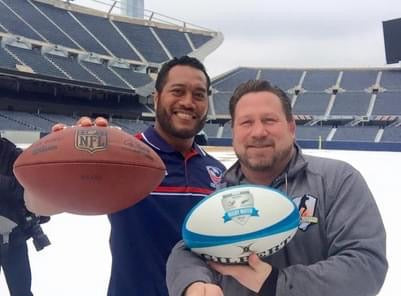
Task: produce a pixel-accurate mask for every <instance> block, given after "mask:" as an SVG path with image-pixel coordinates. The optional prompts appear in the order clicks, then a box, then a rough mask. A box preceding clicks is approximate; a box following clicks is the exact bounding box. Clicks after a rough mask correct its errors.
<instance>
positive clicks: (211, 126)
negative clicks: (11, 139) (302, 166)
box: [0, 110, 401, 143]
mask: <svg viewBox="0 0 401 296" xmlns="http://www.w3.org/2000/svg"><path fill="white" fill-rule="evenodd" d="M57 122H63V123H66V124H67V125H73V124H74V123H75V122H76V118H74V117H73V116H66V115H61V114H48V113H40V114H33V113H28V112H15V111H5V110H0V130H31V131H32V130H36V131H41V132H48V131H50V129H51V126H52V125H53V124H55V123H57ZM111 124H112V125H116V126H119V127H121V128H122V129H123V130H125V131H127V132H129V133H132V134H135V133H137V132H140V131H142V130H144V129H145V128H146V127H147V126H149V124H152V122H144V121H141V120H131V119H123V118H112V119H111ZM230 124H231V123H230V122H226V123H225V124H224V125H220V124H215V123H207V124H206V126H205V128H204V132H205V133H206V135H207V136H208V137H210V138H231V137H232V134H231V126H230ZM296 135H297V139H298V140H319V139H320V140H322V141H349V140H352V141H355V142H381V143H384V142H396V143H401V126H388V127H385V128H383V127H379V126H354V127H351V126H338V127H331V126H302V125H298V126H297V130H296Z"/></svg>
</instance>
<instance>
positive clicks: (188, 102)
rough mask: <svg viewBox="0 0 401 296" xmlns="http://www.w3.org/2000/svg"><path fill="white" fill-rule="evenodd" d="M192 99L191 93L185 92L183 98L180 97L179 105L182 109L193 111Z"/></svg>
mask: <svg viewBox="0 0 401 296" xmlns="http://www.w3.org/2000/svg"><path fill="white" fill-rule="evenodd" d="M194 100H195V99H194V98H193V95H192V93H191V92H186V93H185V95H184V96H182V97H181V99H180V101H179V103H180V105H181V106H182V107H184V108H188V109H193V108H195V103H194Z"/></svg>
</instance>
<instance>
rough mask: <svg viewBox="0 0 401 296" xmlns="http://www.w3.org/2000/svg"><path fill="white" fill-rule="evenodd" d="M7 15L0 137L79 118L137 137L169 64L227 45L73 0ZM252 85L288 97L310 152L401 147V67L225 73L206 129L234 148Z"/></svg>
mask: <svg viewBox="0 0 401 296" xmlns="http://www.w3.org/2000/svg"><path fill="white" fill-rule="evenodd" d="M0 11H1V13H0V41H1V46H0V90H1V93H0V132H1V133H4V132H7V133H8V134H9V133H10V132H11V134H13V133H17V132H18V131H21V132H24V133H26V132H31V133H40V134H41V135H42V134H44V133H46V132H48V131H49V129H50V127H51V126H52V125H53V124H54V123H55V122H65V123H67V124H70V125H72V124H74V123H75V121H76V119H77V118H79V116H81V115H90V116H93V117H96V116H105V117H107V118H108V119H109V120H110V121H111V122H112V124H114V125H117V126H119V127H121V128H122V129H124V130H125V131H127V132H130V133H136V132H139V131H140V130H143V129H144V128H146V126H148V125H149V124H152V122H153V120H154V110H153V102H152V99H151V95H152V91H153V87H154V79H155V76H156V74H157V72H158V69H159V68H160V66H161V63H163V62H164V61H166V60H168V59H170V58H171V57H174V56H177V57H178V56H182V55H186V54H190V55H191V54H192V55H195V56H197V57H200V58H201V59H203V58H205V57H206V56H207V55H208V54H209V53H210V52H212V51H213V50H214V49H216V48H217V47H218V46H219V44H220V43H221V42H222V40H223V38H222V34H221V33H219V32H214V31H212V30H209V29H204V28H201V27H195V28H191V26H189V23H186V22H178V23H177V22H175V20H176V19H170V20H168V21H166V22H164V21H162V20H161V19H160V18H158V17H156V14H155V13H153V12H152V13H151V16H150V17H144V19H139V18H130V17H127V16H122V15H118V14H113V13H112V9H107V10H103V11H102V10H95V9H92V8H88V7H82V6H79V5H75V4H74V3H73V1H59V0H0ZM249 79H267V80H269V81H271V82H272V83H273V84H276V85H278V86H279V87H280V88H282V89H284V90H285V91H286V92H287V94H288V95H289V97H290V98H291V100H292V105H293V110H294V114H295V120H296V123H297V132H296V137H297V139H298V141H300V143H301V145H305V147H313V148H316V147H317V146H319V147H328V148H341V149H342V148H345V149H347V148H349V147H351V148H355V149H358V147H359V148H361V147H362V148H363V149H370V148H369V147H371V149H379V150H380V149H389V150H397V149H398V150H401V146H400V145H399V143H401V133H400V131H401V69H400V67H399V66H395V67H380V68H344V69H341V68H322V69H320V68H257V67H239V68H236V69H233V70H231V71H228V72H227V73H223V74H221V75H219V76H217V77H215V78H214V79H213V80H212V96H211V99H210V102H211V104H210V109H209V113H208V116H209V121H208V123H207V124H206V126H205V128H204V130H203V131H202V132H204V133H205V134H206V135H207V138H208V139H209V140H210V143H214V140H216V141H217V140H218V141H217V142H215V143H218V144H219V145H220V144H221V145H230V144H231V137H232V134H231V122H230V121H229V120H230V117H229V113H228V104H229V99H230V97H231V95H232V93H233V91H234V89H235V88H236V87H237V85H238V84H239V83H241V82H244V81H247V80H249ZM24 135H25V134H24ZM395 144H396V145H395ZM347 145H348V146H347ZM369 145H370V146H369ZM378 145H382V146H378ZM372 147H373V148H372ZM380 147H382V148H380ZM383 147H384V148H383ZM397 147H398V148H397Z"/></svg>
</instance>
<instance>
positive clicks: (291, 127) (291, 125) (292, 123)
mask: <svg viewBox="0 0 401 296" xmlns="http://www.w3.org/2000/svg"><path fill="white" fill-rule="evenodd" d="M288 127H289V130H290V133H291V134H292V137H293V138H294V139H295V130H296V128H297V124H296V123H295V119H294V117H293V118H292V119H291V121H290V122H288Z"/></svg>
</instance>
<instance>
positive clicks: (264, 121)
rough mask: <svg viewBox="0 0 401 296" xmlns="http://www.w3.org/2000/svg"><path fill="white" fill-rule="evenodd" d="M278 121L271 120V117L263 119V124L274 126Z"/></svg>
mask: <svg viewBox="0 0 401 296" xmlns="http://www.w3.org/2000/svg"><path fill="white" fill-rule="evenodd" d="M276 121H277V120H276V119H275V118H271V117H267V118H264V119H262V122H263V123H264V124H273V123H275V122H276Z"/></svg>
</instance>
